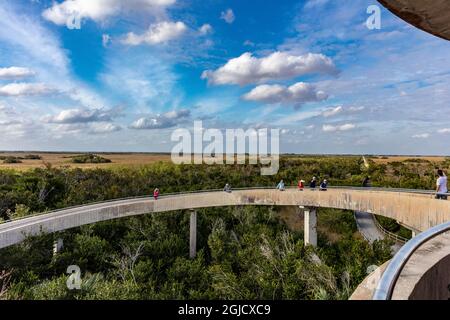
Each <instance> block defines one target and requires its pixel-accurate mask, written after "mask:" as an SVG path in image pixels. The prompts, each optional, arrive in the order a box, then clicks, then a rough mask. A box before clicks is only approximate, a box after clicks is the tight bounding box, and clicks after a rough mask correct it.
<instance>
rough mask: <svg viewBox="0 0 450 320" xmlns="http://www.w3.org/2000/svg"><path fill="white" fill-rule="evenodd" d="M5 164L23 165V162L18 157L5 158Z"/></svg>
mask: <svg viewBox="0 0 450 320" xmlns="http://www.w3.org/2000/svg"><path fill="white" fill-rule="evenodd" d="M3 163H8V164H11V163H22V161H21V160H20V159H19V158H17V157H10V156H9V157H5V158H4V160H3Z"/></svg>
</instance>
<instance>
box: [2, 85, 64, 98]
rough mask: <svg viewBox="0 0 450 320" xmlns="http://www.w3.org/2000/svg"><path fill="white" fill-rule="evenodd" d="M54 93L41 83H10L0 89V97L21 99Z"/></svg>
mask: <svg viewBox="0 0 450 320" xmlns="http://www.w3.org/2000/svg"><path fill="white" fill-rule="evenodd" d="M54 92H56V90H55V89H53V88H51V87H49V86H47V85H46V84H43V83H10V84H7V85H5V86H2V87H0V96H10V97H21V96H38V95H46V94H51V93H54Z"/></svg>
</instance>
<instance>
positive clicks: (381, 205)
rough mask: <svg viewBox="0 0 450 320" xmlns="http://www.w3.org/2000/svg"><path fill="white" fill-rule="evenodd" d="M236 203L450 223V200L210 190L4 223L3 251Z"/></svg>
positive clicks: (409, 222)
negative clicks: (54, 235) (103, 225)
mask: <svg viewBox="0 0 450 320" xmlns="http://www.w3.org/2000/svg"><path fill="white" fill-rule="evenodd" d="M236 205H265V206H268V205H275V206H306V207H327V208H337V209H348V210H353V211H363V212H369V213H374V214H378V215H382V216H386V217H389V218H393V219H396V220H398V221H399V222H401V223H402V224H404V225H406V226H409V227H411V228H413V229H416V230H420V231H424V230H426V229H428V228H430V227H432V226H435V225H438V224H441V223H444V222H446V221H449V220H450V201H442V200H435V199H434V198H433V197H432V195H423V194H415V193H403V192H390V191H374V190H353V189H330V190H328V191H326V192H319V191H310V190H305V191H303V192H300V191H297V190H294V189H289V190H286V191H278V190H266V189H255V190H251V189H250V190H239V191H233V192H232V193H226V192H204V193H193V194H183V195H176V196H168V197H161V198H160V199H159V200H157V201H155V200H153V199H152V198H150V197H149V198H146V199H131V200H120V201H116V202H107V203H103V204H96V205H90V206H84V207H79V208H72V209H67V210H62V211H59V212H54V213H50V214H45V215H40V216H36V217H30V218H26V219H22V220H18V221H14V222H8V223H5V224H1V225H0V248H4V247H7V246H10V245H13V244H16V243H19V242H21V241H23V239H24V238H25V236H26V235H36V234H39V233H41V232H56V231H61V230H66V229H70V228H74V227H78V226H81V225H86V224H91V223H96V222H100V221H105V220H111V219H117V218H122V217H129V216H134V215H140V214H147V213H152V212H169V211H174V210H185V209H197V208H208V207H221V206H236Z"/></svg>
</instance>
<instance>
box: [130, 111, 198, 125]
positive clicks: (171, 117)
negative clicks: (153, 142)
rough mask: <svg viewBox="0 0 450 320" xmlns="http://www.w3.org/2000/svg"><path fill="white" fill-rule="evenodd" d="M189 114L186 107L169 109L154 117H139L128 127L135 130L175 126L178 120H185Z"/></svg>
mask: <svg viewBox="0 0 450 320" xmlns="http://www.w3.org/2000/svg"><path fill="white" fill-rule="evenodd" d="M190 114H191V112H190V110H187V109H183V110H178V111H170V112H167V113H164V114H158V115H156V116H154V117H149V118H140V119H139V120H137V121H135V122H133V123H132V124H131V126H130V128H131V129H137V130H144V129H146V130H152V129H166V128H172V127H175V126H176V125H177V124H178V123H179V122H180V121H183V120H186V119H187V118H188V117H189V116H190Z"/></svg>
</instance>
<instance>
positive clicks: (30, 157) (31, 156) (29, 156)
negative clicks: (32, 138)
mask: <svg viewBox="0 0 450 320" xmlns="http://www.w3.org/2000/svg"><path fill="white" fill-rule="evenodd" d="M23 158H24V159H25V160H41V159H42V157H41V156H40V155H37V154H27V155H26V156H25V157H23Z"/></svg>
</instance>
